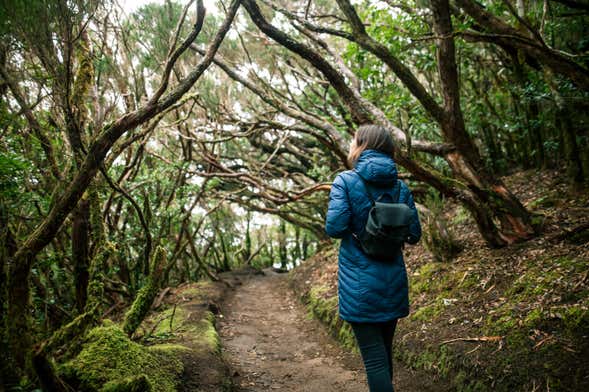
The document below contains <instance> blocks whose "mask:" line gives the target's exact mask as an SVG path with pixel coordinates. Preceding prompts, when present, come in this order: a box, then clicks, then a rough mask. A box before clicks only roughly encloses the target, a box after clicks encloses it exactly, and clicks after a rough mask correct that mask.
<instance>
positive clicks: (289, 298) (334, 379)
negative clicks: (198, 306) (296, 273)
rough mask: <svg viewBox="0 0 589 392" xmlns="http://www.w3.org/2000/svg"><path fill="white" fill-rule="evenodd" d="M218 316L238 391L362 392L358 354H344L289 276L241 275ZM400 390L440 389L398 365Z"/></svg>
mask: <svg viewBox="0 0 589 392" xmlns="http://www.w3.org/2000/svg"><path fill="white" fill-rule="evenodd" d="M221 309H222V312H221V314H220V315H217V322H218V329H219V334H220V337H221V341H222V346H223V351H224V356H225V359H226V361H228V363H229V366H230V368H231V369H232V378H233V380H232V381H233V385H234V390H236V391H240V392H257V391H269V390H280V391H300V392H304V391H308V392H316V391H322V392H330V391H333V392H336V391H337V392H344V391H346V392H356V391H358V392H360V391H362V392H364V391H366V390H367V386H366V379H365V373H364V369H363V367H362V362H361V359H360V357H359V355H358V354H356V353H352V352H350V351H347V350H343V349H342V347H341V346H340V345H339V344H338V342H337V341H336V340H335V339H334V338H332V337H331V336H330V335H329V334H328V332H327V330H326V328H325V326H324V325H322V324H321V323H320V322H319V321H318V320H316V319H313V318H312V317H309V314H308V311H307V309H305V307H304V306H303V305H302V304H301V303H300V302H299V301H298V300H297V299H296V297H295V296H293V293H292V290H291V288H290V287H289V286H288V276H287V274H278V273H275V272H273V271H271V270H264V273H263V274H262V273H257V274H249V275H243V276H242V284H239V285H237V286H235V289H234V290H232V291H231V292H229V293H228V296H227V298H226V299H225V302H224V304H223V305H222V306H221ZM394 379H395V380H394V381H395V385H396V386H397V388H398V389H399V390H402V391H409V392H411V391H423V392H427V391H433V390H438V391H439V390H440V387H439V385H434V384H433V383H432V382H431V381H428V379H427V378H424V377H421V376H420V375H419V374H418V372H416V371H414V370H409V369H406V368H403V367H402V366H400V365H396V366H395V369H394Z"/></svg>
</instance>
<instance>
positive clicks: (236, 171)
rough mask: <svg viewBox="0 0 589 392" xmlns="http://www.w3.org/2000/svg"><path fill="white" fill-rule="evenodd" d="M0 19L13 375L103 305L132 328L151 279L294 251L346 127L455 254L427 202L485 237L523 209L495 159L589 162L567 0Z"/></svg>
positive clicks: (311, 235) (587, 8)
mask: <svg viewBox="0 0 589 392" xmlns="http://www.w3.org/2000/svg"><path fill="white" fill-rule="evenodd" d="M205 5H206V6H205ZM0 21H1V22H2V24H1V25H0V34H1V35H2V40H1V41H0V42H1V43H0V132H1V135H0V182H1V191H0V230H1V231H0V241H2V246H1V247H0V249H1V250H2V251H1V254H0V262H1V266H2V274H1V278H0V303H1V304H2V312H1V313H0V314H1V315H2V316H0V317H1V318H2V320H1V321H2V325H3V328H2V335H1V336H0V338H1V340H2V353H1V356H2V363H3V366H4V369H3V373H4V374H6V375H10V377H8V376H6V377H5V379H6V380H11V382H15V383H17V382H18V380H20V379H21V378H22V377H25V376H28V379H29V381H30V382H32V383H35V382H37V381H35V380H37V379H39V378H40V382H41V383H51V382H56V381H55V379H54V378H53V377H56V376H55V374H54V372H53V371H52V370H51V363H52V361H53V359H55V360H58V361H63V360H65V359H67V358H68V356H71V355H72V352H70V351H69V350H66V349H64V347H68V346H69V347H72V346H73V342H75V339H77V338H79V337H81V336H82V335H83V333H84V331H86V330H88V329H89V328H91V327H92V326H95V325H96V324H97V323H98V322H99V321H100V320H101V319H102V318H104V317H105V316H104V315H105V314H108V313H109V312H115V313H116V312H118V313H122V312H126V311H128V313H127V317H126V319H125V326H124V331H125V332H126V333H127V334H128V335H130V336H131V335H133V333H134V331H135V329H136V328H137V326H138V324H137V323H140V322H141V320H142V319H143V317H145V314H146V312H147V310H149V306H150V305H151V302H152V301H153V300H154V296H155V293H157V291H158V290H159V289H160V288H162V287H167V286H170V285H174V284H179V283H182V282H186V281H196V280H199V279H205V278H206V279H212V280H216V279H217V275H218V274H219V273H220V272H223V271H227V270H230V269H234V268H236V267H238V266H244V265H249V266H267V265H271V264H272V263H274V262H278V263H280V264H281V265H282V266H283V267H286V266H287V265H288V264H297V263H299V262H300V261H301V260H304V259H306V258H307V257H308V256H310V255H311V254H313V253H314V252H315V250H316V249H317V246H318V243H319V242H321V241H324V240H326V239H327V236H326V234H325V232H324V228H323V225H324V220H325V212H326V206H327V195H328V192H329V189H330V184H331V181H332V180H333V178H334V176H335V174H336V173H337V172H339V171H341V170H344V169H346V168H350V164H349V162H348V161H347V153H348V146H349V143H350V140H351V138H352V136H353V134H354V131H355V129H357V127H358V126H359V125H362V124H366V123H377V124H380V125H382V126H384V127H386V128H387V129H389V130H390V132H391V133H392V135H393V137H394V139H395V142H396V146H395V160H396V162H397V163H398V165H399V166H400V168H401V175H400V176H401V178H402V179H403V180H405V181H406V182H408V183H410V184H411V187H412V188H413V189H414V194H415V197H416V200H417V202H418V204H419V208H420V212H421V213H422V214H424V215H425V216H430V217H433V219H431V221H432V222H433V223H432V224H431V225H428V227H427V230H431V231H432V233H434V234H432V235H431V237H432V238H434V237H435V238H438V241H432V242H431V244H430V245H431V247H432V252H441V253H444V252H445V253H446V254H447V253H448V252H449V253H452V252H455V251H457V249H458V248H459V245H458V244H454V243H453V241H454V240H453V239H452V236H451V233H449V232H448V230H447V227H446V224H445V222H444V219H443V217H442V216H441V215H440V214H439V209H438V208H437V206H439V205H440V204H441V203H444V201H446V200H454V201H455V202H457V203H459V204H461V205H462V206H463V207H464V209H465V210H467V211H468V212H469V213H470V214H471V216H472V218H473V219H474V221H475V222H476V225H477V228H478V231H479V234H480V236H482V238H483V239H484V240H485V242H486V244H487V245H488V246H489V247H493V248H497V247H505V246H511V245H512V244H514V243H517V242H521V241H526V240H528V239H530V238H533V237H534V236H536V235H538V234H539V233H540V232H541V231H542V225H541V219H537V217H536V216H535V215H534V214H533V213H531V212H530V211H529V210H528V209H527V208H526V207H525V206H524V205H523V204H522V202H521V201H520V200H519V199H518V198H517V197H516V196H515V195H514V192H513V191H512V190H511V189H509V188H508V187H507V186H506V185H505V184H504V182H503V181H502V179H501V177H502V176H504V175H506V174H509V173H512V172H514V171H517V170H521V169H530V168H537V169H556V170H559V171H560V173H561V174H560V175H562V176H563V177H564V178H566V181H567V182H569V183H570V186H571V187H573V188H577V189H582V188H583V187H586V185H587V181H588V178H589V133H588V129H589V128H588V126H587V122H588V113H589V32H588V30H589V5H588V4H587V3H586V2H585V1H583V0H567V1H564V0H562V1H560V0H544V1H532V0H485V1H476V0H398V1H396V0H386V1H367V0H357V1H351V0H337V1H324V0H318V1H310V0H301V1H283V0H276V1H275V0H233V1H229V0H219V1H211V2H204V3H203V1H202V0H197V1H185V2H176V1H165V2H161V3H155V2H154V3H149V4H146V5H143V6H141V7H140V8H138V9H136V10H134V11H133V12H131V13H126V12H124V11H123V9H122V8H121V7H120V5H119V4H118V2H116V1H93V0H92V1H82V0H56V1H41V0H39V1H26V0H5V1H2V2H1V4H0ZM446 256H447V255H446ZM141 301H146V302H145V303H141ZM129 309H131V310H129ZM15 369H16V371H15Z"/></svg>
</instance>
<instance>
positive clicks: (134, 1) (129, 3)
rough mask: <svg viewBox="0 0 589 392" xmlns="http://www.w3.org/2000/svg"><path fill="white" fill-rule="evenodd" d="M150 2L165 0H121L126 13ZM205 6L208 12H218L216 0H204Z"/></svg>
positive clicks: (183, 2)
mask: <svg viewBox="0 0 589 392" xmlns="http://www.w3.org/2000/svg"><path fill="white" fill-rule="evenodd" d="M179 2H180V3H181V4H186V1H179ZM149 3H156V4H163V3H164V0H120V1H119V4H120V5H121V7H122V8H123V9H124V10H125V12H126V13H128V14H130V13H131V12H134V11H136V10H137V9H138V8H139V7H141V6H142V5H145V4H149ZM204 5H205V8H206V9H207V12H216V10H217V7H216V1H215V0H204Z"/></svg>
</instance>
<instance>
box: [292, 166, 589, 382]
mask: <svg viewBox="0 0 589 392" xmlns="http://www.w3.org/2000/svg"><path fill="white" fill-rule="evenodd" d="M503 180H504V181H505V182H506V183H507V185H508V186H509V187H510V189H512V190H513V191H514V192H515V193H516V195H517V197H518V198H519V199H520V200H521V201H522V202H523V203H524V205H525V206H526V207H527V208H528V209H529V210H530V211H532V212H533V214H534V218H533V219H534V220H535V221H536V222H537V223H539V224H541V225H542V226H543V229H542V232H541V234H539V235H538V236H536V237H535V238H533V239H531V240H529V241H526V242H524V243H519V244H514V245H511V246H509V247H506V248H503V249H489V248H488V247H487V246H486V245H485V243H484V242H483V240H482V239H481V236H480V234H479V233H478V232H477V230H476V229H475V227H476V226H475V223H474V222H473V221H472V219H471V218H470V216H469V214H468V213H467V212H466V211H465V210H464V208H462V207H461V206H460V205H457V204H456V203H454V202H451V201H445V202H444V203H443V211H442V216H443V218H444V219H445V220H446V221H447V222H448V226H449V227H450V230H451V232H452V233H453V234H454V236H455V238H456V240H457V241H458V243H460V244H461V246H462V247H463V250H462V252H461V253H460V254H459V255H458V256H457V257H455V258H454V259H453V260H451V261H446V262H439V261H436V260H435V259H434V258H433V256H432V254H431V252H429V251H428V249H427V247H426V246H425V244H426V241H424V240H422V241H421V242H420V244H418V245H417V246H411V247H408V248H407V249H406V250H405V263H406V265H407V270H408V274H409V290H410V302H411V314H410V316H409V317H407V318H406V319H403V320H402V321H401V322H400V323H399V325H398V327H397V331H396V334H395V342H394V350H395V351H394V352H395V357H396V359H397V362H396V363H399V362H403V363H404V364H405V365H406V366H409V367H411V368H414V369H423V370H425V371H427V372H428V373H429V374H430V376H429V377H430V378H436V379H439V380H443V381H445V382H448V383H450V384H451V385H452V390H458V391H495V392H497V391H516V390H518V391H519V390H530V391H551V392H554V391H581V390H589V193H588V192H586V190H585V191H575V190H572V189H571V188H570V186H569V185H568V184H566V183H565V182H564V181H563V179H562V176H560V175H559V173H557V172H555V171H536V170H529V171H524V172H519V173H515V174H513V175H511V176H507V177H504V178H503ZM422 223H423V224H424V226H426V225H427V222H425V221H423V222H422ZM425 233H427V231H426V232H425ZM424 239H425V238H424ZM290 281H291V285H292V286H293V287H294V289H295V292H296V293H297V295H298V296H299V297H301V298H302V299H303V301H304V302H305V303H306V304H307V307H309V308H310V309H311V310H312V312H313V313H314V315H315V316H316V317H317V318H318V319H320V320H321V321H322V322H323V324H324V325H326V326H327V327H328V328H329V329H330V331H331V333H332V334H333V335H334V336H337V337H338V339H339V340H340V342H342V343H343V344H344V345H346V346H348V347H351V346H353V340H352V339H350V331H349V327H348V326H347V325H346V324H343V323H341V322H340V321H338V314H337V244H326V246H325V247H324V248H323V249H322V250H321V251H320V252H318V253H317V254H316V255H315V256H314V257H312V258H311V259H309V260H306V261H305V262H304V263H302V264H301V265H300V266H299V267H297V268H295V269H294V270H293V272H292V277H291V279H290Z"/></svg>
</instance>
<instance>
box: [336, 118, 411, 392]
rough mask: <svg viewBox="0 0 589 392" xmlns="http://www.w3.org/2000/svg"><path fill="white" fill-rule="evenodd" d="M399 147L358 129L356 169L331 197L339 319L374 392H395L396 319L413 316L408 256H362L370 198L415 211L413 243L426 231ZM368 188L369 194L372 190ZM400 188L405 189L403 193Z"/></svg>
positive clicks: (369, 128) (353, 148)
mask: <svg viewBox="0 0 589 392" xmlns="http://www.w3.org/2000/svg"><path fill="white" fill-rule="evenodd" d="M393 150H394V144H393V139H392V136H391V134H390V132H389V131H387V130H386V129H384V128H383V127H380V126H378V125H363V126H361V127H359V128H358V130H357V132H356V135H355V136H354V140H353V141H352V143H351V145H350V153H349V155H348V159H349V161H350V164H351V165H352V166H353V167H354V169H353V170H348V171H345V172H342V173H340V174H339V175H338V176H337V177H336V178H335V180H334V182H333V185H332V187H331V193H330V194H329V208H328V211H327V219H326V224H325V231H326V232H327V234H328V235H329V236H330V237H333V238H341V239H342V242H341V245H340V250H339V272H338V285H339V287H338V294H339V312H340V317H341V318H342V319H344V320H346V321H348V322H349V323H350V324H351V326H352V329H353V331H354V335H355V336H356V341H357V342H358V346H359V347H360V353H361V354H362V359H363V361H364V367H365V368H366V374H367V377H368V386H369V387H370V391H371V392H381V391H382V392H391V391H393V384H392V377H393V363H392V356H391V350H392V342H393V334H394V333H395V327H396V325H397V319H399V318H401V317H405V316H407V315H408V314H409V298H408V297H409V295H408V288H407V271H406V270H405V263H404V261H403V254H402V253H399V255H398V256H397V257H396V259H395V260H394V261H393V262H382V261H378V260H374V259H372V258H370V257H369V256H367V255H366V254H365V253H363V252H362V250H361V248H360V244H359V243H358V240H357V239H356V238H355V237H356V234H357V233H360V232H362V230H363V228H364V226H365V225H366V221H367V219H368V211H369V210H370V207H371V206H372V202H371V200H370V196H369V193H368V192H370V195H372V197H373V198H374V199H378V198H380V200H381V201H385V202H386V201H387V199H388V200H389V201H390V202H397V200H393V197H396V195H397V194H399V200H398V202H399V203H405V204H407V205H408V206H409V207H410V208H411V209H412V211H413V217H412V221H411V225H410V235H409V237H408V238H407V241H406V242H408V243H410V244H415V243H417V241H419V238H420V237H421V226H420V224H419V217H418V215H417V209H416V208H415V204H414V202H413V196H412V195H411V191H410V190H409V188H408V187H407V185H405V183H403V182H402V181H399V180H397V167H396V165H395V162H394V161H393ZM367 187H368V188H369V189H367ZM397 187H401V189H400V191H399V189H398V188H397Z"/></svg>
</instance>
